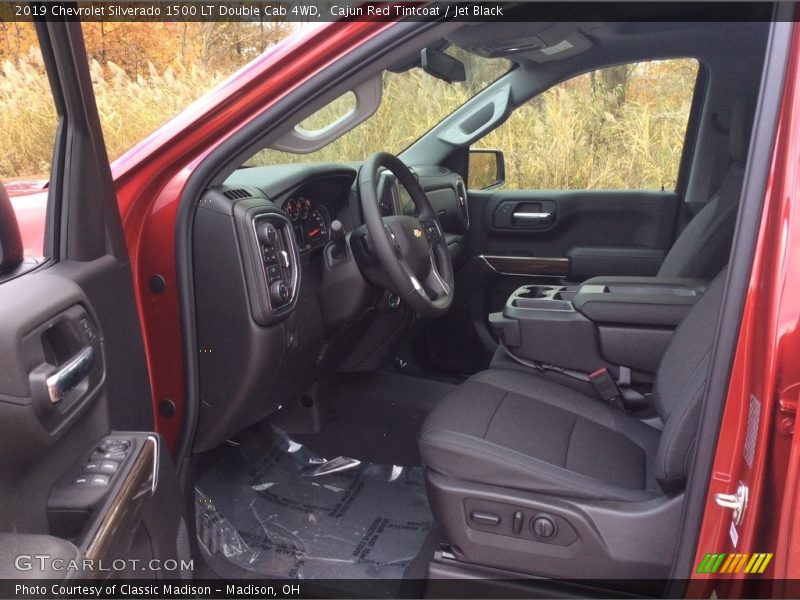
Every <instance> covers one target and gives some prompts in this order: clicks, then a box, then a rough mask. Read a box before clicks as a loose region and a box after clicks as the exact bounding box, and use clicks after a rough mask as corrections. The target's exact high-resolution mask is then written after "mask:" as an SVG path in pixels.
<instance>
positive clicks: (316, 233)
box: [304, 208, 328, 246]
mask: <svg viewBox="0 0 800 600" xmlns="http://www.w3.org/2000/svg"><path fill="white" fill-rule="evenodd" d="M323 211H324V209H322V208H317V209H314V210H312V211H311V212H310V213H308V222H307V223H306V224H305V226H304V229H305V238H306V242H307V243H308V245H310V246H316V245H317V244H324V243H325V242H327V241H328V217H327V214H326V212H327V211H325V212H323Z"/></svg>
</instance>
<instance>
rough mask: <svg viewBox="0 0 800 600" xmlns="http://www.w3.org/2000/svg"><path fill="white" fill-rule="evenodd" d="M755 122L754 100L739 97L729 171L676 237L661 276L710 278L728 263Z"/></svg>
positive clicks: (732, 125)
mask: <svg viewBox="0 0 800 600" xmlns="http://www.w3.org/2000/svg"><path fill="white" fill-rule="evenodd" d="M751 126H752V114H751V108H750V103H749V102H748V100H747V99H746V98H739V99H738V100H737V101H736V102H735V103H734V105H733V109H732V110H731V122H730V133H729V136H728V151H729V153H730V165H729V167H728V171H727V173H726V174H725V176H724V178H723V179H722V183H721V184H720V188H719V190H718V191H717V193H716V194H715V195H714V196H713V197H712V198H711V199H710V200H709V201H708V203H707V204H706V205H705V206H704V207H703V208H702V209H701V210H700V212H698V213H697V214H696V215H695V216H694V218H693V219H692V220H691V221H690V222H689V224H688V225H687V226H686V228H685V229H684V230H683V231H682V232H681V234H680V236H678V239H677V240H675V243H674V244H673V245H672V248H670V251H669V252H668V253H667V256H666V257H665V258H664V262H663V263H662V264H661V268H660V269H659V271H658V277H692V278H697V279H708V280H710V279H712V278H713V277H714V276H715V275H716V274H717V273H719V272H720V270H721V269H722V268H723V267H724V266H725V265H726V264H727V263H728V256H729V255H730V251H731V243H732V241H733V231H734V227H735V225H736V214H737V212H738V208H739V197H740V196H741V192H742V181H743V179H744V165H745V161H746V160H747V150H748V148H749V146H750V130H751Z"/></svg>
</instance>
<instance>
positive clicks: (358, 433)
mask: <svg viewBox="0 0 800 600" xmlns="http://www.w3.org/2000/svg"><path fill="white" fill-rule="evenodd" d="M453 389H455V386H453V385H450V384H447V383H442V382H438V381H431V380H429V379H421V378H419V377H409V376H407V375H402V374H398V373H388V372H385V371H376V372H374V373H357V374H350V375H339V376H337V378H336V380H335V385H329V386H327V387H326V388H325V394H326V397H325V399H324V401H325V402H326V404H327V405H328V406H330V407H332V411H333V413H334V414H333V416H332V418H329V419H328V420H327V421H326V423H325V426H324V427H323V429H322V431H321V432H319V433H315V434H305V435H293V436H292V437H293V438H294V439H296V440H297V441H298V442H301V443H303V444H306V445H307V446H309V447H311V448H313V450H314V451H315V452H317V453H318V454H321V455H323V456H328V457H330V456H337V455H339V454H345V455H347V456H352V457H353V458H358V459H361V460H370V461H373V462H378V463H383V464H397V465H407V466H419V465H420V464H421V462H420V457H419V444H418V442H417V438H418V436H419V430H420V428H421V427H422V422H423V421H424V419H425V417H426V416H427V415H428V413H429V412H430V411H431V410H432V409H433V408H434V407H435V406H436V405H437V404H438V403H439V401H440V400H441V399H442V398H444V397H445V396H446V395H447V394H448V393H449V392H451V391H452V390H453Z"/></svg>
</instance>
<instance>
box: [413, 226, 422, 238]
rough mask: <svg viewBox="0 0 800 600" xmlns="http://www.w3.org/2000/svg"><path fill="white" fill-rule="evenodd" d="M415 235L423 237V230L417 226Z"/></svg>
mask: <svg viewBox="0 0 800 600" xmlns="http://www.w3.org/2000/svg"><path fill="white" fill-rule="evenodd" d="M414 237H415V238H421V237H422V230H421V229H417V228H416V227H415V228H414Z"/></svg>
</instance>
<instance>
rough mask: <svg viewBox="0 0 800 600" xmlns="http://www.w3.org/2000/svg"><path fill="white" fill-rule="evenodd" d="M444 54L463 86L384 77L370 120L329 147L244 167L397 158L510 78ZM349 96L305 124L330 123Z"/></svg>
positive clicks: (416, 76)
mask: <svg viewBox="0 0 800 600" xmlns="http://www.w3.org/2000/svg"><path fill="white" fill-rule="evenodd" d="M447 54H449V55H451V56H454V57H455V58H458V59H459V60H460V61H461V62H463V63H464V65H465V67H466V69H465V70H466V76H467V77H466V81H463V82H458V83H447V82H445V81H442V80H440V79H436V78H435V77H433V76H431V75H428V74H427V73H425V72H424V71H423V70H422V69H419V68H415V69H409V70H408V71H404V72H402V73H393V72H391V71H384V73H383V96H382V98H381V104H380V106H379V107H378V110H377V111H376V112H375V114H374V115H372V116H371V117H370V118H369V119H367V120H366V121H364V122H363V123H361V124H360V125H358V126H357V127H355V128H353V129H351V130H350V131H348V132H347V133H345V134H344V135H342V136H341V137H339V138H337V139H335V140H334V141H333V142H331V143H330V144H328V145H327V146H325V147H324V148H321V149H320V150H317V151H316V152H312V153H310V154H292V153H289V152H281V151H278V150H272V149H269V148H265V149H263V150H261V151H259V152H257V153H256V154H255V155H253V156H252V157H251V158H250V159H248V160H247V161H246V162H245V163H244V166H261V165H271V164H282V163H295V162H305V161H309V160H311V161H318V162H360V161H363V160H365V159H366V158H367V156H369V155H370V154H372V153H373V152H377V151H383V152H391V153H392V154H399V153H400V152H402V151H403V150H405V149H406V148H407V147H408V146H410V145H411V144H412V143H414V142H415V141H416V140H418V139H419V138H420V137H421V136H422V135H423V134H424V133H426V132H427V131H429V130H430V129H431V128H432V127H433V126H434V125H436V124H437V123H439V122H440V121H441V120H442V119H444V118H445V117H446V116H448V115H449V114H450V113H452V112H453V111H454V110H455V109H457V108H458V107H459V106H461V105H462V104H464V102H466V101H467V100H469V99H470V98H471V97H472V96H474V95H475V94H477V93H478V92H480V91H481V90H483V89H484V88H485V87H487V86H488V85H489V84H491V83H492V82H494V81H496V80H497V79H499V78H500V77H501V76H502V75H504V74H505V73H506V72H508V70H509V68H510V67H511V63H510V62H509V61H508V60H506V59H503V58H484V57H481V56H478V55H475V54H471V53H468V52H465V51H464V50H461V49H460V48H456V47H450V48H448V50H447ZM348 102H351V98H349V97H348V95H345V96H343V97H342V98H340V99H338V100H335V101H334V102H332V103H331V104H329V105H328V106H326V107H325V108H323V109H322V110H320V111H318V112H317V113H315V114H314V115H312V116H311V117H309V119H306V121H304V122H303V124H302V125H303V126H306V127H313V126H314V125H315V124H316V125H323V124H325V123H330V122H332V121H334V120H335V119H336V118H337V117H338V116H340V115H341V114H342V113H343V112H346V110H347V108H346V107H347V104H348Z"/></svg>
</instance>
